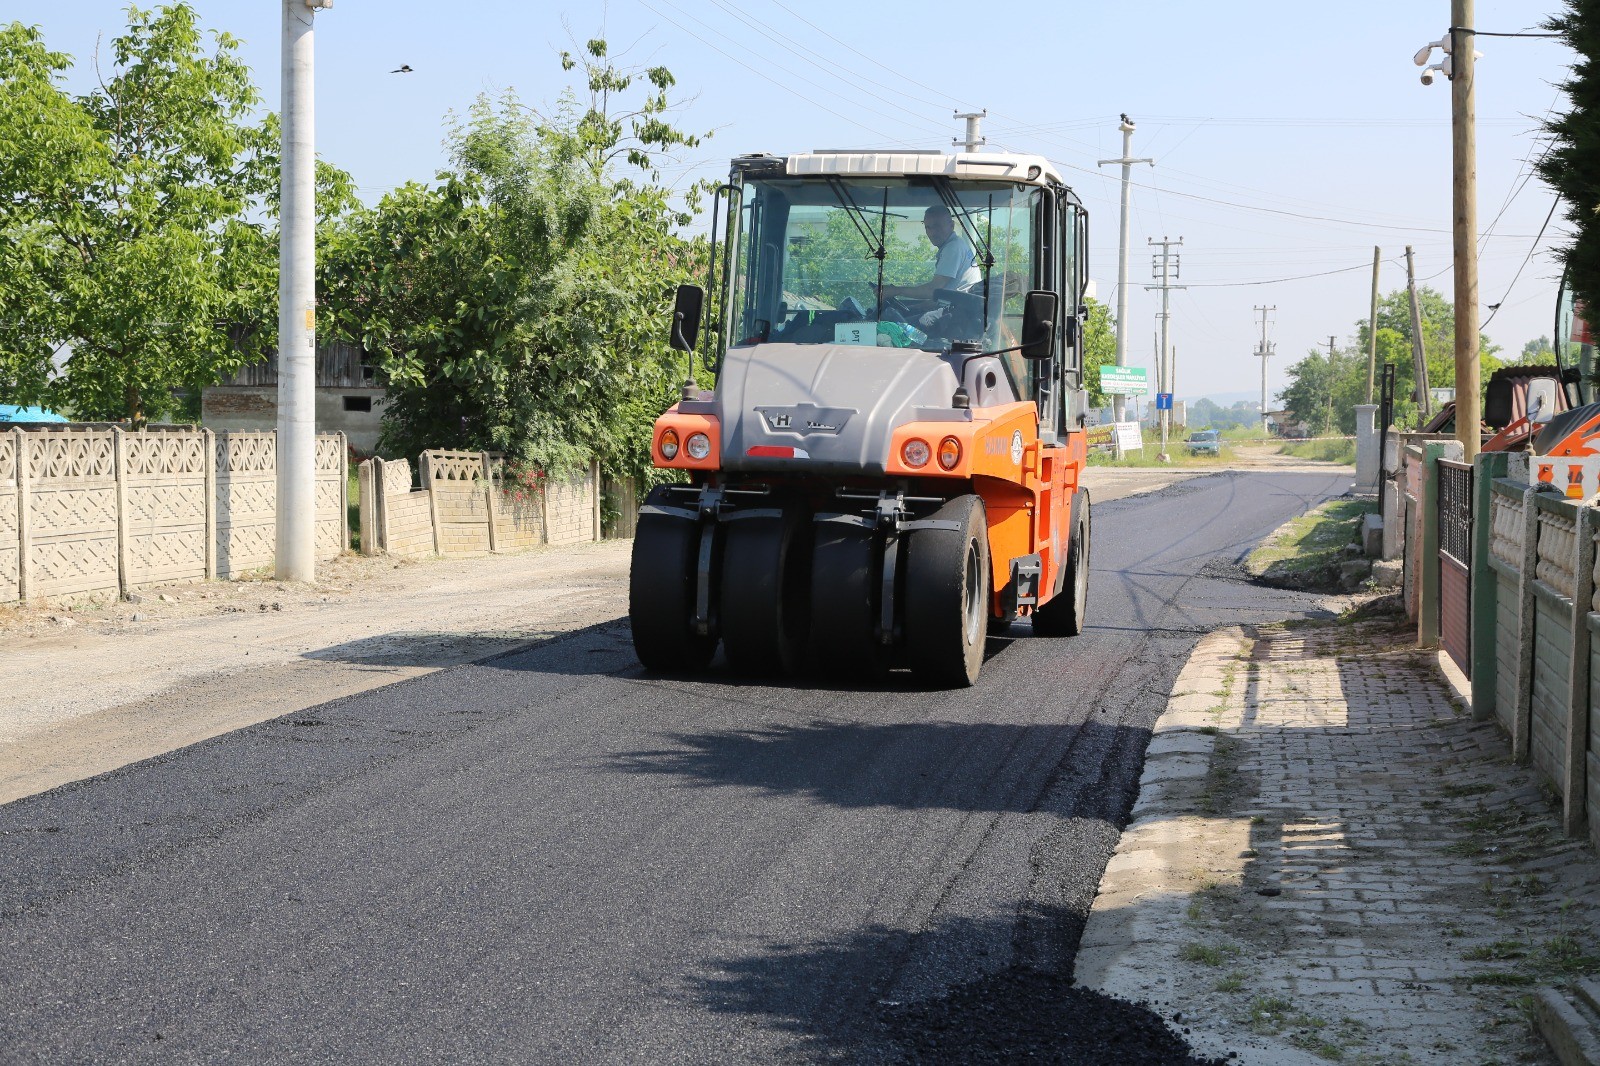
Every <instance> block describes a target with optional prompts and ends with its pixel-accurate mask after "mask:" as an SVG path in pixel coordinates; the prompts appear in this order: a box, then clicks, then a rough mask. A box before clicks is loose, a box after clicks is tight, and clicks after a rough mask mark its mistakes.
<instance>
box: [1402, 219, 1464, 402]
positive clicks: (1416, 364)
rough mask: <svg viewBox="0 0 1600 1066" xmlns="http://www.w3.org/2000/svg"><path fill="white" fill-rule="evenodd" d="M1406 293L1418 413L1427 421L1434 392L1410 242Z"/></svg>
mask: <svg viewBox="0 0 1600 1066" xmlns="http://www.w3.org/2000/svg"><path fill="white" fill-rule="evenodd" d="M1406 294H1407V296H1408V297H1410V300H1411V370H1412V373H1413V375H1414V376H1415V377H1416V379H1417V413H1418V414H1419V415H1420V416H1421V418H1422V420H1423V421H1424V422H1426V421H1428V419H1430V418H1432V417H1433V393H1432V391H1431V390H1430V389H1429V387H1428V351H1427V349H1426V348H1425V347H1424V346H1423V343H1422V306H1421V304H1419V303H1418V302H1417V268H1416V263H1415V262H1414V260H1413V259H1412V258H1411V245H1409V244H1408V245H1406ZM1458 410H1459V408H1458Z"/></svg>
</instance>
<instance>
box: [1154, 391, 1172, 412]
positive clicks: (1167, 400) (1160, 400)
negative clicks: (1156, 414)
mask: <svg viewBox="0 0 1600 1066" xmlns="http://www.w3.org/2000/svg"><path fill="white" fill-rule="evenodd" d="M1156 410H1157V411H1170V410H1172V393H1170V392H1158V393H1156Z"/></svg>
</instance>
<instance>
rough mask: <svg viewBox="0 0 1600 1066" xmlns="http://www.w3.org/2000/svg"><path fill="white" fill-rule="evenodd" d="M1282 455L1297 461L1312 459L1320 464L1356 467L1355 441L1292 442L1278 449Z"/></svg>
mask: <svg viewBox="0 0 1600 1066" xmlns="http://www.w3.org/2000/svg"><path fill="white" fill-rule="evenodd" d="M1278 454H1280V455H1292V456H1294V457H1295V458H1296V459H1310V460H1311V461H1312V462H1318V463H1343V464H1345V465H1346V466H1354V465H1355V461H1356V442H1355V441H1353V440H1303V441H1290V442H1288V443H1286V444H1284V445H1283V446H1282V447H1281V448H1279V449H1278Z"/></svg>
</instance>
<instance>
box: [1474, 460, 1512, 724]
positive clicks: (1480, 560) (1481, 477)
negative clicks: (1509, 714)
mask: <svg viewBox="0 0 1600 1066" xmlns="http://www.w3.org/2000/svg"><path fill="white" fill-rule="evenodd" d="M1473 467H1474V469H1473V471H1472V564H1471V575H1472V603H1471V607H1470V610H1471V613H1472V614H1471V617H1472V678H1471V680H1472V719H1473V721H1475V722H1484V721H1488V720H1490V719H1492V718H1493V717H1494V711H1495V695H1494V694H1495V640H1496V634H1495V622H1496V618H1497V617H1498V612H1499V609H1500V582H1499V580H1498V579H1497V578H1496V577H1495V572H1494V569H1493V568H1492V567H1491V566H1490V565H1489V545H1490V542H1491V541H1492V540H1493V539H1494V481H1495V478H1498V477H1504V476H1505V473H1506V456H1505V453H1504V452H1482V453H1480V454H1479V455H1478V457H1477V459H1476V460H1474V463H1473Z"/></svg>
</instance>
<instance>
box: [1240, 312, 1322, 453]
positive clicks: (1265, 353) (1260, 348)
mask: <svg viewBox="0 0 1600 1066" xmlns="http://www.w3.org/2000/svg"><path fill="white" fill-rule="evenodd" d="M1277 309H1278V305H1277V304H1273V305H1272V306H1271V307H1261V306H1257V307H1256V310H1257V311H1258V312H1260V314H1261V343H1260V344H1259V345H1257V346H1256V355H1258V356H1260V357H1261V435H1262V436H1263V437H1264V436H1266V435H1267V360H1268V359H1271V358H1272V350H1273V349H1274V348H1275V347H1277V346H1276V345H1275V344H1273V343H1272V342H1271V341H1269V340H1267V326H1268V325H1269V323H1268V321H1267V313H1268V312H1269V311H1276V310H1277ZM1328 341H1329V344H1330V345H1331V344H1332V342H1333V338H1332V337H1329V338H1328Z"/></svg>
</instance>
